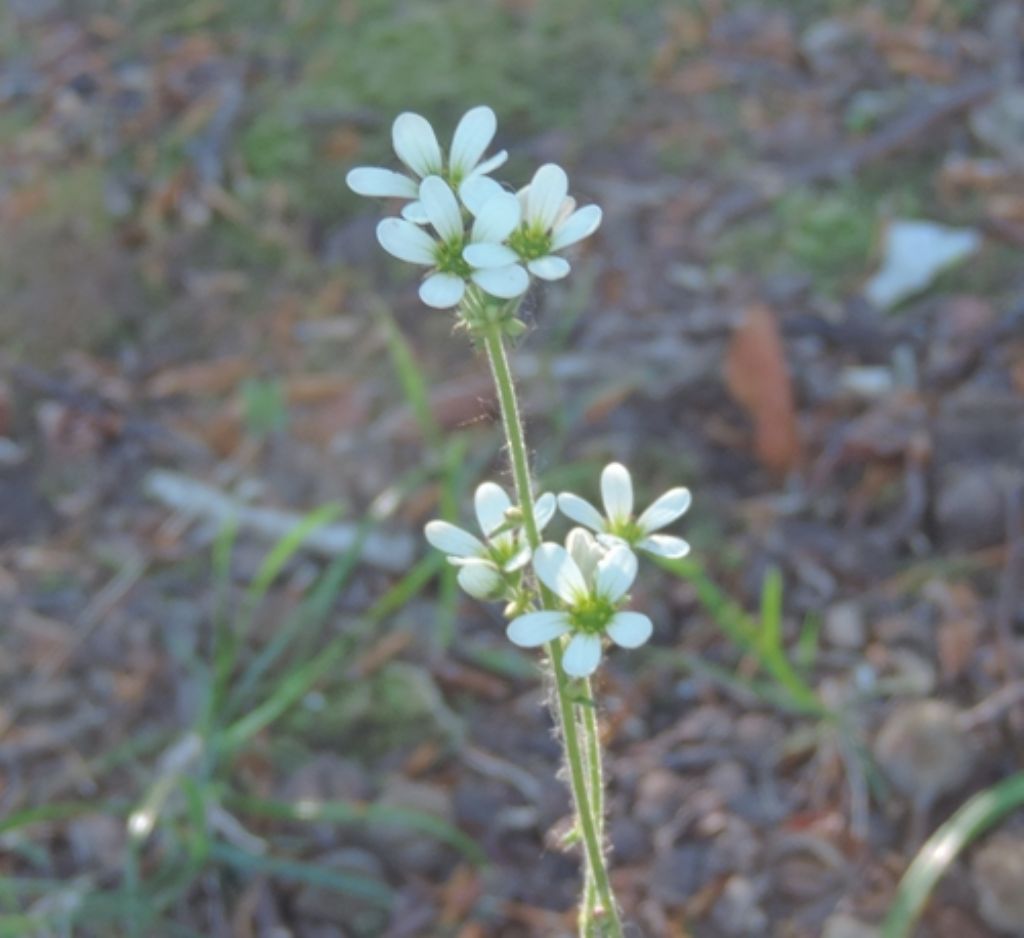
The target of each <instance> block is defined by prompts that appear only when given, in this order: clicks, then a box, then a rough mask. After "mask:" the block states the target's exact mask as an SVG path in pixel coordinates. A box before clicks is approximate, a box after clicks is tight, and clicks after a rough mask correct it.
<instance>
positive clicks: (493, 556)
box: [347, 106, 690, 938]
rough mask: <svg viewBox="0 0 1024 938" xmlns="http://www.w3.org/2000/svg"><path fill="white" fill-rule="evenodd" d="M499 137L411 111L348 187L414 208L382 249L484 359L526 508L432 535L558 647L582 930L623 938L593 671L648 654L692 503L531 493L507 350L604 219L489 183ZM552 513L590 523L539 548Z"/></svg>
mask: <svg viewBox="0 0 1024 938" xmlns="http://www.w3.org/2000/svg"><path fill="white" fill-rule="evenodd" d="M496 127H497V124H496V119H495V116H494V113H493V111H491V109H490V108H488V107H485V106H481V107H476V108H473V109H471V110H470V111H468V112H467V113H466V114H465V115H464V116H463V118H462V120H460V121H459V125H458V127H457V128H456V130H455V134H454V136H453V138H452V143H451V147H450V148H449V150H448V152H447V153H446V152H445V151H444V150H443V149H442V148H441V146H440V144H439V143H438V140H437V137H436V135H435V133H434V131H433V128H432V127H431V126H430V123H429V122H428V121H427V120H426V119H424V118H423V117H421V116H419V115H418V114H411V113H406V114H401V115H399V116H398V118H397V119H396V120H395V123H394V126H393V128H392V139H393V142H394V146H395V152H396V154H397V156H398V158H399V160H400V161H401V162H402V163H403V164H404V167H405V169H406V170H407V172H395V171H393V170H390V169H386V168H382V167H373V166H363V167H355V168H354V169H352V170H350V172H349V173H348V176H347V180H348V184H349V187H350V188H351V189H352V190H353V191H355V192H357V193H359V194H360V195H367V196H373V197H381V198H391V199H400V200H404V201H405V203H406V204H405V205H404V206H403V207H402V210H401V217H400V218H396V217H389V218H384V219H383V220H381V221H380V222H379V224H378V225H377V240H378V241H379V242H380V244H381V247H383V248H384V250H385V251H387V252H388V253H389V254H391V255H392V256H393V257H396V258H398V259H399V260H403V261H406V262H408V263H410V264H413V265H416V266H419V267H420V268H425V269H426V272H425V274H424V276H423V279H422V280H421V282H420V287H419V296H420V299H421V300H422V301H423V303H424V305H426V306H429V307H433V308H435V309H452V310H455V312H456V317H457V323H458V325H459V326H460V327H461V328H462V329H464V330H465V331H466V332H467V333H468V334H469V335H470V336H471V337H472V338H473V340H474V341H475V342H477V343H479V344H480V345H482V346H483V349H484V351H485V352H486V354H487V359H488V362H489V363H490V369H491V374H492V376H493V378H494V384H495V388H496V389H497V393H498V401H499V404H500V408H501V418H502V425H503V427H504V432H505V440H506V448H507V450H508V458H509V462H510V463H511V467H512V476H513V479H514V482H515V493H514V498H515V499H516V502H515V503H513V500H512V498H511V497H510V496H509V494H508V493H506V492H505V490H504V489H503V488H502V487H501V486H500V485H497V484H496V483H494V482H489V481H485V482H482V483H481V484H480V485H478V486H477V488H476V492H475V495H474V499H473V501H474V508H475V514H476V520H477V522H478V525H479V530H480V536H478V535H477V534H475V533H472V532H470V531H467V530H465V529H463V528H460V527H458V526H457V525H455V524H453V523H452V522H451V521H450V520H441V519H435V520H433V521H430V522H429V523H428V524H427V525H426V527H425V529H424V534H425V536H426V539H427V541H428V542H429V543H430V544H431V545H432V546H434V547H436V548H437V549H438V550H441V551H443V552H444V553H445V554H447V556H448V562H449V563H450V564H452V565H454V566H455V567H457V568H458V570H459V572H458V577H457V580H458V583H459V585H460V586H461V587H462V589H463V590H465V591H466V592H467V593H468V594H469V595H470V596H473V597H475V598H476V599H479V600H482V601H484V602H504V603H505V606H504V616H505V618H506V619H508V620H509V621H508V625H507V628H506V635H507V636H508V638H509V640H510V641H512V642H514V643H515V644H517V645H519V646H521V647H524V648H540V647H542V646H543V647H544V648H545V650H546V651H547V655H548V661H549V663H550V668H551V675H552V678H553V681H552V683H553V686H554V691H555V693H554V699H553V708H554V716H555V718H556V720H557V724H558V727H559V730H560V733H561V738H562V744H563V748H564V750H565V761H566V764H567V766H568V769H569V773H568V774H569V783H570V788H571V791H572V798H573V804H574V807H575V812H576V825H575V828H574V831H573V834H572V837H573V842H576V841H582V844H583V855H584V870H583V896H582V902H581V908H580V913H579V934H580V935H581V938H609V936H610V938H622V922H621V920H620V918H619V911H618V907H617V906H616V904H615V896H614V894H613V893H612V888H611V881H610V878H609V875H608V867H607V864H606V861H605V856H604V840H605V838H604V779H603V773H602V758H601V756H602V752H601V739H600V733H599V726H598V719H597V707H596V704H595V702H594V693H593V688H592V686H591V682H590V677H591V675H592V674H593V673H594V672H595V671H596V670H597V668H598V667H599V666H600V664H601V660H602V655H603V654H604V651H605V649H606V648H609V647H611V646H618V647H619V648H627V649H628V648H637V647H639V646H640V645H643V644H644V643H645V642H647V641H648V639H650V638H651V636H652V634H653V632H654V624H653V623H652V621H651V620H650V618H648V616H646V615H644V614H643V613H641V612H636V611H632V610H630V609H629V608H628V606H629V590H630V588H631V587H632V585H633V582H634V580H635V578H636V575H637V568H638V560H637V557H638V555H648V556H651V555H653V556H654V557H663V558H676V557H682V556H685V555H686V553H687V552H688V551H689V545H688V544H687V543H686V541H684V540H683V539H682V538H679V537H676V536H674V535H670V534H666V533H664V529H665V528H666V527H667V526H669V525H671V524H672V523H674V522H675V521H676V520H677V519H678V518H679V517H680V516H681V515H682V514H683V513H684V512H685V511H686V510H687V508H688V507H689V504H690V493H689V490H687V489H686V488H683V487H677V488H673V489H669V491H667V492H665V493H664V494H663V495H661V496H660V497H658V498H657V499H655V501H654V502H652V503H651V504H650V505H649V506H648V507H647V508H646V509H645V510H644V511H642V512H639V513H636V512H634V506H633V482H632V477H631V476H630V473H629V470H628V469H627V468H626V467H625V466H623V465H621V464H620V463H617V462H613V463H610V464H609V465H608V466H606V467H605V469H604V471H603V472H602V473H601V500H602V507H603V509H604V511H603V513H602V512H601V511H599V510H598V509H597V508H596V507H595V506H594V505H593V504H591V503H590V502H588V501H587V500H586V499H584V498H581V497H580V496H578V495H575V494H574V493H572V492H562V493H560V494H558V495H557V497H556V496H555V494H553V493H545V494H542V495H535V494H534V491H533V487H532V484H531V476H530V460H529V455H528V451H527V448H526V439H525V435H524V433H523V422H522V418H521V416H520V412H519V402H518V400H517V398H516V389H515V384H514V382H513V379H512V371H511V368H510V367H509V360H508V351H507V348H506V340H515V339H518V338H519V337H521V336H522V335H523V333H524V332H525V331H526V325H525V324H524V323H523V322H522V320H520V319H519V315H518V314H519V307H520V304H521V301H522V297H523V295H524V294H525V293H526V292H527V290H528V289H529V288H530V284H531V283H532V282H533V280H534V278H535V279H536V280H540V281H551V280H560V279H562V278H563V277H565V276H567V275H568V274H569V272H570V270H571V265H570V263H569V261H568V260H567V259H566V258H565V257H563V256H562V254H561V252H563V251H564V250H565V249H566V248H569V247H571V246H572V245H575V244H576V243H578V242H579V241H582V240H583V239H584V238H588V237H589V236H590V235H592V234H593V233H594V232H595V231H596V230H597V228H598V226H599V225H600V223H601V209H600V208H599V207H598V206H596V205H585V206H582V207H577V203H576V200H575V199H574V198H573V197H571V196H570V195H569V193H568V177H567V176H566V173H565V170H563V169H562V168H561V167H560V166H557V165H555V164H554V163H548V164H546V165H544V166H541V167H540V168H538V169H537V171H536V172H535V173H534V174H533V177H532V179H531V180H530V182H529V183H528V184H527V185H526V186H524V187H522V188H521V189H519V190H518V191H516V192H514V193H513V192H511V191H509V190H508V189H507V188H505V186H504V185H503V184H502V183H500V182H498V181H497V180H494V179H492V178H491V177H490V175H489V173H490V172H492V171H493V170H495V169H497V168H498V167H500V166H501V165H502V164H503V163H504V161H505V159H506V156H507V154H506V153H505V151H500V152H499V153H497V154H495V155H494V156H492V157H485V155H484V154H485V153H486V152H487V150H488V148H489V147H490V145H491V143H492V140H493V138H494V135H495V131H496ZM556 511H557V512H559V513H561V515H562V516H563V517H565V518H567V519H569V520H570V521H573V522H575V523H576V524H577V525H579V526H578V527H574V528H573V529H572V530H570V531H569V532H568V534H567V536H566V538H565V545H564V546H562V545H561V544H558V543H556V542H553V541H546V542H545V541H542V536H541V535H542V533H543V532H544V529H545V527H546V526H547V524H548V522H549V521H551V520H552V519H553V517H554V515H555V513H556ZM531 569H532V574H531Z"/></svg>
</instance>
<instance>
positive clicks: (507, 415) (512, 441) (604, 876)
mask: <svg viewBox="0 0 1024 938" xmlns="http://www.w3.org/2000/svg"><path fill="white" fill-rule="evenodd" d="M482 334H483V340H484V346H485V348H486V350H487V359H488V361H489V362H490V365H491V372H492V374H493V376H494V384H495V387H496V389H497V391H498V403H499V404H500V406H501V417H502V421H503V423H504V426H505V438H506V440H507V442H508V454H509V461H510V462H511V464H512V476H513V479H514V480H515V488H516V496H517V499H518V502H519V507H520V510H521V511H522V513H523V528H524V530H525V531H526V537H527V540H528V541H529V543H530V547H531V548H534V549H536V548H537V547H539V546H540V531H539V530H538V528H537V519H536V517H535V514H534V503H533V489H532V487H531V485H530V463H529V457H528V456H527V451H526V440H525V438H524V435H523V424H522V419H521V418H520V416H519V403H518V400H517V399H516V390H515V384H514V383H513V381H512V372H511V369H510V368H509V363H508V355H507V354H506V351H505V342H504V339H503V338H502V332H501V326H500V325H499V324H498V323H490V324H488V325H487V326H486V327H485V328H484V329H483V330H482ZM541 600H542V604H543V605H544V607H545V608H552V607H553V601H552V597H551V596H550V594H549V593H548V591H547V589H545V588H543V587H542V588H541ZM547 651H548V655H549V656H550V658H551V667H552V670H553V672H554V676H555V698H556V710H557V716H558V721H559V724H560V726H561V730H562V741H563V744H564V746H565V756H566V761H567V762H568V763H569V780H570V783H571V787H572V796H573V801H574V802H575V805H576V815H577V818H578V819H579V824H580V832H581V834H582V835H583V844H584V848H585V851H586V858H587V865H588V867H589V872H590V875H591V876H592V877H593V882H594V887H595V888H596V890H597V893H598V895H599V896H600V898H601V903H602V905H603V906H604V913H605V915H606V916H607V920H608V926H609V934H610V935H611V938H622V922H621V921H620V919H619V910H618V907H617V906H616V904H615V897H614V895H613V894H612V888H611V883H610V881H609V878H608V869H607V867H606V865H605V860H604V853H603V851H602V844H601V825H600V822H599V821H598V818H599V815H598V814H597V813H596V812H595V811H594V805H593V804H592V803H591V798H590V797H589V795H588V792H587V787H588V780H587V773H586V772H585V771H584V760H583V753H582V751H581V749H580V740H579V734H578V732H577V726H576V719H575V716H574V714H573V700H572V698H573V694H572V691H573V688H572V686H571V679H570V678H569V676H568V675H567V674H566V673H565V669H564V668H563V667H562V645H561V643H560V642H559V641H558V640H555V641H553V642H550V643H549V644H548V646H547ZM586 687H587V693H589V682H586ZM590 709H592V708H590ZM595 755H596V757H597V760H598V761H599V759H600V753H599V751H595ZM590 761H591V762H593V761H594V759H591V760H590ZM594 777H595V776H594V773H593V769H591V780H593V778H594ZM596 777H597V778H598V779H599V778H600V767H598V770H597V776H596ZM585 876H586V874H585ZM584 881H585V880H584ZM585 898H586V897H585Z"/></svg>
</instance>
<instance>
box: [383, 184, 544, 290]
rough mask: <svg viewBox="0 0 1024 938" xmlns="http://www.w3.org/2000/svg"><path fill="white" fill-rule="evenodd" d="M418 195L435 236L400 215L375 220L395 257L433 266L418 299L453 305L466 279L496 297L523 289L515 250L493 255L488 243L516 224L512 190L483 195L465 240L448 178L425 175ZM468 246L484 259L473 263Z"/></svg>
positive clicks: (526, 281) (495, 244) (495, 245)
mask: <svg viewBox="0 0 1024 938" xmlns="http://www.w3.org/2000/svg"><path fill="white" fill-rule="evenodd" d="M419 196H420V200H419V204H420V205H421V206H422V207H423V211H424V213H425V214H426V217H427V219H428V220H429V222H430V224H431V225H432V226H433V228H434V230H435V231H436V232H437V234H438V236H439V237H438V238H433V237H432V236H431V235H430V234H429V233H428V232H426V231H424V230H423V229H422V228H421V227H419V226H418V225H415V224H413V223H412V222H410V221H407V220H405V219H401V218H385V219H383V221H381V222H380V224H378V225H377V240H378V241H380V243H381V246H382V247H383V248H384V250H385V251H387V252H388V253H389V254H392V255H394V256H395V257H397V258H398V259H399V260H403V261H408V262H409V263H410V264H421V265H423V266H425V267H431V268H433V270H432V272H431V274H430V275H429V276H428V277H427V278H426V279H425V280H424V281H423V283H422V284H420V299H421V300H423V302H424V303H426V304H427V306H432V307H434V308H435V309H448V308H449V307H452V306H456V305H458V303H459V302H460V301H461V299H462V297H463V294H464V293H465V292H466V281H467V280H472V281H473V282H474V283H476V284H477V286H479V287H480V289H482V290H483V291H484V292H485V293H489V294H491V295H492V296H497V297H500V298H501V299H512V298H513V297H516V296H520V295H521V294H523V293H525V292H526V290H527V288H528V287H529V285H530V278H529V275H528V274H527V273H526V271H525V270H524V269H523V268H522V267H521V266H520V265H519V264H518V263H517V261H518V258H517V257H516V256H515V254H513V253H512V252H511V251H509V252H508V254H507V255H506V254H502V253H500V252H499V254H498V257H497V259H496V258H495V256H494V254H493V253H489V249H495V250H498V249H501V247H502V245H501V244H500V243H499V242H501V241H502V240H503V239H504V238H506V237H507V236H508V234H509V232H511V231H512V230H513V229H514V228H515V227H516V225H518V224H519V215H520V209H519V202H518V201H517V200H516V197H515V196H514V195H511V194H510V193H507V192H500V193H497V194H495V195H494V196H493V197H492V198H490V199H488V200H487V203H486V204H485V205H484V206H483V208H482V209H481V211H480V214H479V215H478V216H477V217H476V220H475V221H474V222H473V227H472V229H471V230H470V233H469V238H468V241H467V238H466V230H465V225H464V223H463V218H462V209H461V208H459V203H458V200H457V199H456V198H455V193H454V192H452V190H451V187H450V186H449V185H448V183H446V182H445V181H444V180H443V179H442V178H441V177H440V176H428V177H427V178H426V179H424V180H423V182H421V183H420V187H419ZM470 248H479V249H480V250H481V251H483V259H484V260H485V261H487V262H488V263H487V264H486V265H483V264H475V263H474V262H473V261H472V260H471V259H470V258H467V257H465V256H464V252H465V251H468V250H469V249H470ZM505 250H506V251H507V249H505ZM508 257H510V258H511V260H508ZM500 260H503V262H501V263H499V262H498V261H500Z"/></svg>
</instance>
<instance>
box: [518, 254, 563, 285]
mask: <svg viewBox="0 0 1024 938" xmlns="http://www.w3.org/2000/svg"><path fill="white" fill-rule="evenodd" d="M526 266H527V267H529V268H530V273H531V274H533V275H534V276H535V277H540V279H541V280H561V279H562V278H563V277H565V276H567V275H568V273H569V270H570V267H569V262H568V261H567V260H566V259H565V258H564V257H555V255H554V254H548V255H547V257H538V258H537V259H536V260H533V261H530V263H529V264H527V265H526Z"/></svg>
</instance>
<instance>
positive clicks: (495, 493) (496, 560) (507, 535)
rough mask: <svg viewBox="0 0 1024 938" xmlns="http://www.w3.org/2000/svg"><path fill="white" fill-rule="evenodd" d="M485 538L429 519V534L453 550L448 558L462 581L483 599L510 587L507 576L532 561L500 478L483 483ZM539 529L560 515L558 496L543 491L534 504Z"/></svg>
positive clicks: (480, 516) (478, 502) (477, 504)
mask: <svg viewBox="0 0 1024 938" xmlns="http://www.w3.org/2000/svg"><path fill="white" fill-rule="evenodd" d="M473 506H474V508H475V509H476V520H477V523H478V524H479V525H480V530H481V531H482V532H483V535H484V539H483V540H481V539H480V538H478V537H477V536H476V535H474V534H470V533H469V531H465V530H463V529H462V528H460V527H457V526H456V525H454V524H450V523H449V522H447V521H430V522H428V524H427V526H426V528H425V529H424V533H425V534H426V537H427V540H428V541H429V542H430V544H431V545H432V546H434V547H436V548H437V549H438V550H442V551H444V552H445V553H446V554H448V555H449V556H448V562H449V563H450V564H453V565H454V566H457V567H459V568H460V570H459V574H458V580H459V585H460V586H461V587H462V588H463V589H464V590H465V591H466V592H467V593H469V595H470V596H475V597H476V598H477V599H494V598H496V596H497V595H498V594H499V592H500V590H501V588H502V587H503V586H504V585H505V579H504V574H508V573H515V572H516V571H517V570H520V569H522V568H523V567H525V566H526V564H528V563H529V562H530V546H529V544H528V543H527V541H526V537H525V535H524V533H523V530H522V527H521V525H520V524H519V523H518V522H517V521H516V509H513V507H512V500H511V499H510V498H509V497H508V493H507V492H506V491H505V490H504V489H503V488H502V487H501V486H500V485H497V484H495V483H494V482H483V483H481V484H480V485H479V486H477V490H476V493H475V495H474V497H473ZM533 513H534V519H535V520H536V522H537V530H538V531H542V530H543V529H544V528H545V527H546V526H547V523H548V522H549V521H550V520H551V519H552V517H554V514H555V497H554V495H551V494H550V493H548V494H545V495H541V496H540V497H539V498H538V499H537V500H536V502H535V503H534V510H533Z"/></svg>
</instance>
